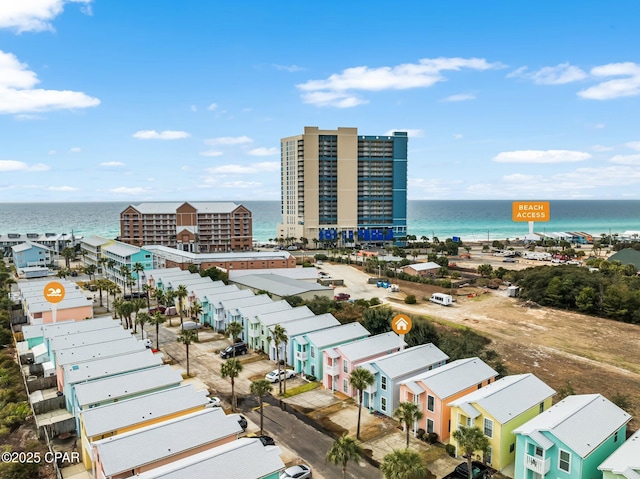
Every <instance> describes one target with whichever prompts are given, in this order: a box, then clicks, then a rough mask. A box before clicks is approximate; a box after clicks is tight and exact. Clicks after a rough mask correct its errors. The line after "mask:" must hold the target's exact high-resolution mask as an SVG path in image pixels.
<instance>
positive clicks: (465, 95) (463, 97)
mask: <svg viewBox="0 0 640 479" xmlns="http://www.w3.org/2000/svg"><path fill="white" fill-rule="evenodd" d="M475 99H476V96H475V95H472V94H470V93H459V94H457V95H450V96H448V97H446V98H443V99H442V101H446V102H456V101H468V100H475Z"/></svg>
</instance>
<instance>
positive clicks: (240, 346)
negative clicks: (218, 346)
mask: <svg viewBox="0 0 640 479" xmlns="http://www.w3.org/2000/svg"><path fill="white" fill-rule="evenodd" d="M234 349H235V351H236V354H235V355H236V356H241V355H243V354H247V352H248V351H249V348H247V345H246V344H245V343H243V342H242V341H241V342H239V343H235V344H232V345H231V346H227V347H226V348H224V349H223V350H222V351H220V357H221V358H222V359H228V358H232V357H233V356H234V354H233V350H234Z"/></svg>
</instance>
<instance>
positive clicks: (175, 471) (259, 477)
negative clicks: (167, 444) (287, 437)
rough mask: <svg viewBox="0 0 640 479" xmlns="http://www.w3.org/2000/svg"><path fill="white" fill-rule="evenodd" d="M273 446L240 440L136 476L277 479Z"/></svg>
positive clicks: (279, 463) (280, 465) (276, 452)
mask: <svg viewBox="0 0 640 479" xmlns="http://www.w3.org/2000/svg"><path fill="white" fill-rule="evenodd" d="M280 454H281V450H280V448H279V447H277V446H263V445H262V443H261V442H260V440H259V439H254V438H240V439H238V440H237V441H233V442H230V443H227V444H224V445H222V446H218V447H215V448H213V449H209V450H208V451H205V452H201V453H199V454H195V455H193V456H190V457H188V458H185V459H180V460H178V461H175V462H172V463H170V464H167V465H165V466H160V467H157V468H155V469H151V470H149V471H147V472H143V473H141V474H138V475H137V476H136V477H137V478H138V479H184V478H185V477H194V478H195V477H209V475H210V474H211V471H218V473H219V474H221V477H224V478H225V479H278V478H279V476H280V472H281V471H282V470H284V468H285V464H284V463H283V462H282V460H281V459H280Z"/></svg>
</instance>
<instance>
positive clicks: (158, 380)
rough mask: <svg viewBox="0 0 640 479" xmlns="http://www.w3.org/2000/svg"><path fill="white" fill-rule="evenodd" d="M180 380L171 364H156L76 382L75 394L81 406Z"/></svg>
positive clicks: (162, 386)
mask: <svg viewBox="0 0 640 479" xmlns="http://www.w3.org/2000/svg"><path fill="white" fill-rule="evenodd" d="M181 381H182V375H181V374H180V372H178V371H176V370H175V369H173V368H172V367H171V366H157V367H154V368H148V369H142V370H140V371H132V372H129V373H126V374H120V375H118V376H113V377H110V378H103V379H98V380H96V381H89V382H86V383H78V384H76V390H75V396H76V399H77V400H78V404H79V405H80V407H83V406H86V405H89V404H98V403H101V402H103V401H109V400H112V399H116V398H121V397H125V396H134V395H136V394H140V393H144V392H147V391H154V390H157V389H163V388H167V387H170V386H174V385H178V384H180V382H181Z"/></svg>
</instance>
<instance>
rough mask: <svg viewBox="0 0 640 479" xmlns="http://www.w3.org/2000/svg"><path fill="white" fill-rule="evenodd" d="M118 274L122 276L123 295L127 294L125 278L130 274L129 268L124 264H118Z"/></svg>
mask: <svg viewBox="0 0 640 479" xmlns="http://www.w3.org/2000/svg"><path fill="white" fill-rule="evenodd" d="M120 275H121V276H122V288H123V293H122V294H123V296H124V295H125V294H127V280H128V279H129V277H130V276H131V268H129V267H128V266H127V265H126V264H123V265H122V266H120Z"/></svg>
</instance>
